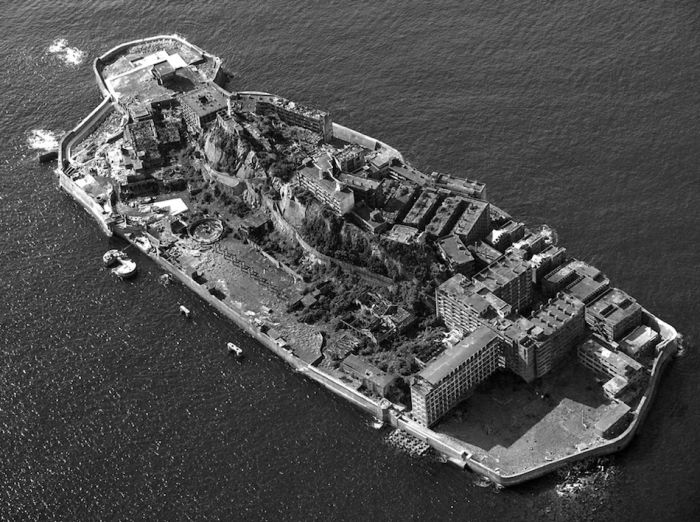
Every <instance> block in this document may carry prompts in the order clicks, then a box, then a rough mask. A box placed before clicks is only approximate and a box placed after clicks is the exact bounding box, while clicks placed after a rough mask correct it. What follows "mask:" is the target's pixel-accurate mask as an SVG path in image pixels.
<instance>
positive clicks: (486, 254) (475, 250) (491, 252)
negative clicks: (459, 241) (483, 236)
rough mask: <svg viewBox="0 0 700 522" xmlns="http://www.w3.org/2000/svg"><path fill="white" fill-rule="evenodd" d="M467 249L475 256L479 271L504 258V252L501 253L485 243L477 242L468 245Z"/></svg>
mask: <svg viewBox="0 0 700 522" xmlns="http://www.w3.org/2000/svg"><path fill="white" fill-rule="evenodd" d="M467 249H468V250H469V252H471V254H472V255H473V256H474V259H475V260H476V262H477V270H479V269H481V268H484V267H487V266H488V265H490V264H491V263H494V262H495V261H496V260H497V259H499V258H501V257H502V256H503V253H502V252H499V251H498V250H496V249H495V248H493V247H492V246H489V245H487V244H486V243H484V242H483V241H477V242H476V243H473V244H467Z"/></svg>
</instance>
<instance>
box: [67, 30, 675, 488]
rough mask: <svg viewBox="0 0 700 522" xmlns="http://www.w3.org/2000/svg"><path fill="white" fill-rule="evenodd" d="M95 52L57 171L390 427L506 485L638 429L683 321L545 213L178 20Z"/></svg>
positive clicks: (103, 222) (184, 277) (141, 241)
mask: <svg viewBox="0 0 700 522" xmlns="http://www.w3.org/2000/svg"><path fill="white" fill-rule="evenodd" d="M93 68H94V73H95V77H96V81H97V85H98V87H99V89H100V91H101V93H102V95H103V96H104V99H103V101H102V102H101V103H100V104H99V105H98V106H97V107H96V108H95V109H94V110H93V111H92V112H91V113H90V114H89V115H88V116H87V117H86V118H85V119H83V121H81V122H80V123H79V124H78V125H77V126H76V127H75V128H74V129H72V130H71V131H70V132H68V133H67V134H66V135H65V136H64V137H63V139H62V141H61V143H60V150H59V158H58V162H59V163H58V169H57V175H58V182H59V186H60V187H61V188H62V189H64V190H65V192H67V193H68V194H69V195H70V196H71V197H72V198H74V199H75V200H76V201H77V202H78V203H79V204H80V205H81V206H82V207H84V208H85V210H87V211H88V212H89V213H90V214H91V215H92V216H93V217H94V218H95V220H96V222H97V223H98V224H99V227H100V229H101V230H102V232H103V233H104V234H106V235H108V236H112V235H115V236H118V237H120V238H123V239H124V240H126V241H128V242H129V243H131V244H132V245H134V246H135V247H137V248H138V249H139V250H141V251H142V252H143V253H144V254H145V255H147V256H148V257H149V258H150V259H151V260H152V261H153V262H155V263H157V264H158V265H159V266H160V267H162V269H164V270H165V271H166V272H167V273H168V274H170V276H169V277H174V278H176V279H177V280H179V281H180V282H181V283H182V284H184V285H185V286H187V287H188V288H189V289H191V290H192V291H193V292H194V293H195V294H197V295H198V296H200V297H201V298H202V299H204V300H205V301H206V302H207V303H209V304H210V305H211V306H213V307H214V308H215V309H216V310H218V311H219V312H221V313H222V314H224V315H225V316H226V317H228V318H230V319H231V320H232V321H234V322H235V323H236V324H237V325H238V326H239V327H240V328H242V329H243V330H245V331H246V332H247V333H248V334H250V335H251V336H252V337H254V338H255V339H256V340H257V341H259V342H260V343H261V344H262V345H264V346H266V347H267V348H269V349H270V350H271V351H273V352H274V353H275V354H277V355H278V356H279V357H281V358H282V359H284V360H285V361H286V362H287V363H288V364H289V365H290V366H292V367H293V368H294V369H295V370H296V371H299V372H301V373H303V374H304V375H305V376H307V377H308V378H310V379H313V380H314V381H316V382H318V383H319V384H320V385H322V386H324V387H325V388H327V389H328V390H330V391H331V392H333V393H335V394H337V395H339V396H341V397H343V398H345V399H347V400H348V401H349V402H350V403H352V404H354V405H355V406H357V407H359V408H361V409H362V410H363V411H365V412H367V413H369V414H370V415H372V416H373V417H374V418H375V419H376V422H378V423H382V424H383V425H385V426H387V427H389V428H390V429H392V430H393V431H392V433H391V435H390V438H391V440H394V441H397V442H398V443H400V444H402V445H403V446H404V447H405V448H407V449H408V450H410V451H411V452H412V453H414V454H418V455H425V454H433V455H434V456H436V457H438V458H440V459H441V460H443V461H446V462H451V463H453V464H456V465H457V466H459V467H461V468H469V469H471V470H472V471H474V472H476V473H478V474H480V475H482V476H484V477H486V478H488V479H489V480H491V481H493V482H494V483H496V484H499V485H504V486H508V485H514V484H518V483H521V482H524V481H527V480H530V479H533V478H536V477H540V476H543V475H545V474H547V473H550V472H552V471H553V470H555V469H557V468H560V467H562V466H565V465H568V464H570V463H572V462H575V461H578V460H582V459H587V458H591V457H597V456H601V455H606V454H610V453H613V452H616V451H618V450H620V449H622V448H624V447H625V446H627V445H628V444H629V443H630V441H631V440H632V438H633V436H634V434H635V432H636V431H637V429H638V428H639V426H640V424H641V423H642V422H643V420H644V418H645V416H646V415H647V413H648V412H649V409H650V406H651V403H652V401H653V398H654V395H655V393H656V390H657V387H658V386H659V381H660V378H661V375H662V372H663V370H664V367H665V366H666V364H667V362H668V361H669V360H670V359H671V358H672V356H674V355H675V354H676V352H677V351H678V349H679V345H680V336H679V335H678V334H677V332H676V331H675V330H674V328H673V327H671V326H670V325H668V324H667V323H665V322H664V321H662V320H661V319H659V318H658V317H656V316H655V315H653V314H652V313H650V312H649V311H647V310H646V309H644V308H643V307H642V306H641V305H640V304H639V303H637V301H636V300H635V299H634V298H633V297H631V296H630V295H628V294H627V293H625V292H624V291H623V290H621V289H619V288H616V287H615V286H614V285H613V283H612V282H611V281H610V280H609V279H608V278H607V277H606V276H605V274H603V273H602V272H601V271H600V270H598V269H597V268H595V267H594V266H591V265H590V264H588V263H586V262H584V261H581V260H579V259H576V258H574V257H572V256H571V255H570V254H569V253H567V251H566V249H565V248H564V247H562V246H561V245H559V244H558V238H557V235H556V233H555V231H554V230H553V229H551V228H549V227H547V226H540V227H528V226H527V225H526V224H525V223H522V222H520V221H518V220H517V219H516V218H514V217H513V216H511V215H509V214H508V213H507V212H506V211H504V210H503V209H501V208H499V207H498V206H496V205H495V204H494V203H492V202H491V201H489V199H488V197H487V191H486V186H485V185H484V183H481V182H479V181H477V180H472V179H467V178H465V177H463V176H459V175H450V174H447V173H442V172H429V173H428V172H422V171H420V170H418V169H416V168H415V167H413V166H412V165H411V164H410V163H409V162H408V161H407V160H406V159H404V157H403V156H402V154H401V153H400V152H399V151H398V150H396V149H394V148H393V147H391V146H390V145H388V144H386V143H383V142H381V141H379V140H377V139H375V138H372V137H370V136H367V135H364V134H362V133H361V132H358V131H356V130H353V129H350V128H347V127H344V126H343V125H340V124H339V123H336V122H334V121H333V118H332V116H331V114H330V113H329V112H326V111H323V110H319V109H316V108H313V107H307V106H305V105H302V104H300V103H296V102H294V101H291V100H289V99H286V98H283V97H281V96H278V95H274V94H269V93H266V92H258V91H229V90H227V89H226V88H225V86H226V85H227V74H226V72H225V71H224V69H222V62H221V60H220V59H219V58H218V57H216V56H213V55H212V54H210V53H208V52H206V51H205V50H203V49H201V48H199V47H197V46H196V45H193V44H191V43H189V42H188V41H186V40H185V39H184V38H182V37H180V36H178V35H159V36H154V37H150V38H144V39H141V40H137V41H132V42H128V43H125V44H122V45H119V46H117V47H115V48H113V49H111V50H109V51H108V52H106V53H104V54H103V55H102V56H100V57H99V58H97V59H96V60H95V61H94V63H93Z"/></svg>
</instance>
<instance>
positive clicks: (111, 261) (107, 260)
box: [102, 249, 122, 267]
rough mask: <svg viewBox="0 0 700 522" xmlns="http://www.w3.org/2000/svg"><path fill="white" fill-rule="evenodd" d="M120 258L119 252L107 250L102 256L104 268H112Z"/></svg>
mask: <svg viewBox="0 0 700 522" xmlns="http://www.w3.org/2000/svg"><path fill="white" fill-rule="evenodd" d="M121 256H122V253H121V252H120V251H119V250H116V249H114V250H108V251H107V252H105V254H104V255H103V256H102V262H103V263H104V264H105V266H107V267H109V266H114V265H116V264H117V261H118V260H119V258H120V257H121Z"/></svg>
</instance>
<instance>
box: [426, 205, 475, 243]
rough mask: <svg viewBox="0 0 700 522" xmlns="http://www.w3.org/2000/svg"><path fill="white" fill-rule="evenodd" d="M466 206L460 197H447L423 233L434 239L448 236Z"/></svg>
mask: <svg viewBox="0 0 700 522" xmlns="http://www.w3.org/2000/svg"><path fill="white" fill-rule="evenodd" d="M466 205H467V203H466V201H465V200H464V199H463V198H461V197H458V196H449V197H447V198H445V200H444V201H443V202H442V205H440V207H439V208H438V209H437V212H436V213H435V217H433V219H432V220H430V223H428V225H427V226H426V227H425V231H426V232H427V233H428V234H430V235H431V236H432V237H436V238H439V237H444V236H446V235H448V234H449V233H450V232H451V231H452V228H453V227H454V226H455V224H456V223H457V220H458V219H459V217H460V216H461V215H462V212H463V211H464V208H465V207H466Z"/></svg>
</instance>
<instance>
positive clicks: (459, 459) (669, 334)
mask: <svg viewBox="0 0 700 522" xmlns="http://www.w3.org/2000/svg"><path fill="white" fill-rule="evenodd" d="M167 39H174V40H176V41H177V42H178V43H180V44H183V45H188V46H190V47H192V48H193V49H196V50H197V51H198V52H201V53H202V54H206V55H207V56H210V57H211V56H212V55H210V54H209V53H205V52H204V51H202V50H201V49H199V48H198V47H196V46H194V45H192V44H190V43H189V42H187V41H186V40H184V39H182V38H181V37H179V36H177V35H159V36H155V37H151V38H145V39H140V40H135V41H132V42H127V43H124V44H121V45H118V46H116V47H114V48H113V49H111V50H109V51H107V52H106V53H104V54H103V55H101V56H100V57H99V58H97V59H95V61H94V63H93V68H94V72H95V75H96V77H97V80H98V86H99V88H100V91H101V92H102V94H103V95H104V96H105V98H104V99H103V100H102V102H101V103H100V104H99V105H98V106H97V107H96V108H95V109H94V110H93V111H92V112H91V113H90V114H89V115H88V116H87V117H86V118H84V119H83V120H82V121H81V122H80V123H79V124H78V125H77V126H76V127H74V128H73V129H72V130H71V131H70V132H69V133H67V134H66V136H64V138H63V139H62V140H61V144H60V147H59V165H58V171H57V175H58V181H59V187H60V188H62V189H63V190H64V191H65V192H66V193H67V194H68V195H70V196H71V197H72V198H73V199H74V200H75V201H76V202H78V203H79V204H80V205H81V206H82V207H83V208H85V210H86V211H87V212H88V213H89V214H90V215H91V216H92V217H93V218H94V219H95V220H96V221H97V222H98V224H99V225H100V229H101V230H102V232H103V233H104V234H105V235H107V236H111V235H113V234H114V235H117V236H118V237H120V238H122V239H124V240H126V241H127V242H129V243H130V244H134V242H133V241H132V240H131V239H129V238H128V237H127V236H126V235H125V234H124V233H123V232H122V231H121V230H120V229H119V228H116V229H114V228H113V227H112V218H111V216H110V215H109V214H108V213H107V212H105V211H104V209H102V208H101V207H100V205H98V204H97V202H96V201H95V200H93V199H92V198H91V197H90V196H89V195H88V194H87V193H86V192H85V191H84V190H82V189H81V188H80V187H79V186H78V185H77V184H76V183H75V182H74V181H73V180H72V179H71V178H70V173H71V169H74V168H75V167H74V166H73V165H72V164H71V162H72V158H71V155H70V153H71V147H72V146H73V145H74V144H75V143H76V142H78V141H80V140H81V139H82V138H84V137H85V136H87V135H88V134H89V133H90V132H92V130H93V129H94V128H96V127H97V126H98V125H99V124H100V123H101V122H102V121H103V120H104V118H106V117H107V115H109V114H110V113H111V112H112V111H114V110H120V112H121V107H118V106H117V104H116V103H115V100H114V98H113V93H111V92H110V91H109V89H108V87H107V86H106V83H105V82H104V79H103V78H102V77H101V75H100V74H99V70H98V66H99V65H100V63H101V61H102V60H105V59H107V58H109V57H111V56H113V55H115V54H118V53H120V52H121V51H122V50H123V49H126V48H128V47H129V46H131V45H135V44H139V43H144V42H151V41H154V42H155V41H159V40H167ZM213 58H215V64H216V68H215V75H214V76H215V77H216V76H218V75H219V73H220V71H221V60H219V59H218V58H216V57H213ZM213 81H216V79H214V80H213ZM336 125H337V129H338V130H339V131H340V132H342V133H343V135H344V136H347V137H349V138H350V139H355V140H361V141H363V142H369V143H374V144H375V146H380V147H386V148H387V149H389V150H393V151H395V149H393V147H390V146H388V145H386V144H384V143H383V142H381V141H378V140H376V139H374V138H371V137H369V136H365V135H364V134H361V133H359V132H357V131H354V130H352V129H348V128H346V127H343V126H341V125H338V124H334V130H336V127H335V126H336ZM396 152H397V154H400V153H399V152H398V151H396ZM156 252H157V249H156ZM146 255H147V256H148V257H149V258H150V259H151V260H152V261H154V262H155V263H156V264H157V265H159V266H160V267H161V268H162V269H163V270H165V271H167V272H168V273H171V274H172V275H173V276H175V277H176V278H177V279H178V280H179V281H180V282H181V283H182V284H184V285H185V286H186V287H187V288H189V289H190V290H192V291H193V292H194V293H195V294H196V295H198V296H199V297H200V298H202V299H203V300H204V301H205V302H206V303H208V304H209V305H211V306H213V307H214V308H215V309H216V310H217V311H219V312H220V313H222V314H224V315H225V316H226V317H227V318H228V319H229V320H231V321H232V322H234V323H235V324H236V325H237V326H238V327H239V328H241V329H242V330H244V331H245V332H246V333H247V334H248V335H250V336H251V337H253V338H254V339H255V340H257V341H258V342H260V343H261V344H263V345H264V346H265V347H266V348H268V349H269V350H270V351H272V352H273V353H275V354H276V355H277V356H279V357H280V358H282V359H283V360H284V361H285V362H287V363H288V364H289V365H290V366H291V367H292V368H293V369H294V370H295V371H298V372H300V373H303V374H305V375H306V376H308V377H309V378H310V379H312V380H314V381H316V382H318V383H319V384H321V385H322V386H324V387H325V388H326V389H328V390H329V391H331V392H332V393H335V394H336V395H339V396H341V397H343V398H345V399H346V400H348V401H349V402H350V403H352V404H354V405H355V406H357V407H359V408H360V409H362V410H363V411H365V412H367V413H369V414H370V415H372V416H373V417H375V418H376V419H377V420H379V421H382V422H384V423H386V424H388V425H390V426H392V427H395V428H398V429H401V430H403V431H406V432H408V433H409V434H411V435H413V436H415V437H416V438H418V439H420V440H422V441H424V442H427V443H428V444H429V445H430V446H431V447H433V448H434V449H435V450H436V451H437V452H438V453H439V454H440V455H442V456H443V457H444V458H445V459H446V460H447V461H449V462H451V463H453V464H455V465H457V466H458V467H460V468H465V467H467V468H469V469H470V470H472V471H474V472H475V473H478V474H480V475H484V476H486V477H487V478H488V479H489V480H491V481H492V482H494V483H497V484H500V485H503V486H513V485H517V484H520V483H523V482H526V481H529V480H532V479H535V478H538V477H541V476H544V475H546V474H549V473H551V472H552V471H554V470H556V469H558V468H560V467H562V466H565V465H567V464H570V463H572V462H575V461H578V460H583V459H587V458H593V457H599V456H603V455H609V454H611V453H615V452H617V451H620V450H622V449H623V448H625V447H626V446H628V445H629V444H630V442H631V441H632V439H633V438H634V435H635V434H636V432H637V430H638V429H639V427H640V425H641V424H642V423H643V421H644V419H645V418H646V415H647V414H648V412H649V409H650V407H651V404H652V402H653V399H654V397H655V394H656V390H657V387H658V384H659V382H660V379H661V375H662V374H663V371H664V369H665V367H666V366H667V364H668V361H669V360H670V359H671V358H672V356H673V355H674V354H675V352H676V351H677V338H678V334H677V332H676V330H675V329H673V327H671V326H670V325H668V324H667V323H665V322H663V321H661V320H660V319H658V318H656V317H655V316H653V315H652V314H650V313H649V312H646V311H645V312H646V314H647V315H648V316H649V317H650V318H652V319H653V320H654V321H657V324H658V326H659V327H660V330H661V332H662V333H663V336H662V341H661V345H660V351H659V354H658V355H657V356H656V358H655V361H654V365H653V367H652V370H651V376H650V382H649V384H648V385H647V388H646V390H645V393H644V394H643V396H642V398H641V400H640V402H639V403H638V405H637V407H636V408H635V410H634V411H633V415H634V419H633V420H632V422H631V423H630V424H629V426H628V427H627V428H626V429H625V431H623V433H621V434H620V435H618V436H617V437H616V438H614V439H610V440H608V441H606V442H605V443H604V444H599V445H597V446H594V447H590V448H587V449H585V450H582V451H578V452H576V453H573V454H569V455H566V456H564V457H560V458H558V459H555V460H552V461H550V462H546V463H544V464H541V465H538V466H534V467H531V468H528V469H526V470H523V471H522V472H518V473H515V474H507V473H500V470H499V468H491V467H489V466H487V465H485V464H483V463H481V462H479V461H478V460H476V458H475V457H474V455H475V454H476V453H477V449H478V448H477V447H476V446H472V445H470V444H469V443H467V442H464V441H457V440H456V439H453V438H452V437H450V436H447V435H443V434H440V433H438V432H435V431H433V430H432V429H430V428H427V427H424V426H422V425H420V424H418V423H417V422H416V421H414V420H412V419H410V418H408V417H407V416H406V415H405V414H404V413H403V412H402V411H400V410H398V409H396V408H395V407H394V406H393V404H392V403H391V402H389V401H387V400H386V399H383V400H381V401H375V400H374V399H372V398H370V397H367V396H365V395H363V394H361V393H360V392H358V391H356V390H355V389H353V388H351V387H350V386H347V385H345V384H344V383H343V382H342V381H340V380H338V379H337V378H335V377H333V376H331V375H328V374H326V373H324V372H322V371H321V370H319V369H317V368H316V367H314V366H313V365H312V364H310V363H307V362H305V361H303V360H302V359H300V358H299V357H297V356H295V355H294V354H293V353H291V351H290V350H286V349H284V348H282V347H280V346H278V345H277V344H276V343H275V342H274V341H273V340H272V339H271V338H270V337H268V336H267V335H265V334H263V333H262V332H261V331H259V330H258V329H257V327H256V326H255V324H254V323H252V321H250V320H249V319H248V318H247V317H245V316H244V315H243V314H241V313H239V312H238V311H236V310H234V309H233V308H231V307H230V306H228V305H227V304H226V303H224V302H222V301H221V300H219V299H218V298H216V297H215V296H213V295H211V294H210V293H209V292H207V291H206V289H205V288H204V287H203V286H201V285H200V284H198V283H197V282H196V281H194V280H193V279H192V278H191V277H190V276H189V275H187V274H186V273H185V272H183V271H182V270H181V269H180V268H179V267H178V266H176V265H175V264H173V263H172V262H170V261H168V260H167V259H164V258H162V257H160V256H159V255H157V253H156V254H151V253H149V254H146ZM460 442H461V443H460ZM472 450H473V451H472Z"/></svg>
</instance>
